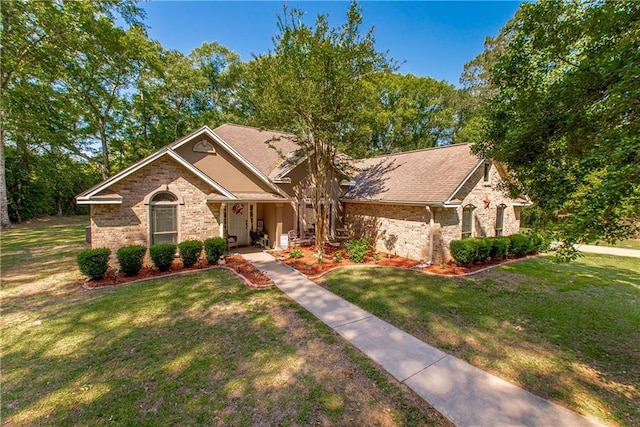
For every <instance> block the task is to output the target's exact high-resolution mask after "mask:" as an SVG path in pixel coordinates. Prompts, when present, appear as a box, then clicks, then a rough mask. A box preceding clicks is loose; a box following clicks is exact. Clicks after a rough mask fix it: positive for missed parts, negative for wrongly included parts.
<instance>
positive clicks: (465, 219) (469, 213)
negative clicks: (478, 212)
mask: <svg viewBox="0 0 640 427" xmlns="http://www.w3.org/2000/svg"><path fill="white" fill-rule="evenodd" d="M475 208H476V207H475V206H473V205H467V206H465V207H464V208H463V209H462V238H463V239H466V238H467V237H471V236H472V235H473V210H474V209H475Z"/></svg>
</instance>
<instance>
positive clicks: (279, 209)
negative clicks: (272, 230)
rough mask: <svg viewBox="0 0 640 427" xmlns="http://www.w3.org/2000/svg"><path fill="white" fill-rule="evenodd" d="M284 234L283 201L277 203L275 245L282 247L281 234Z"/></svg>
mask: <svg viewBox="0 0 640 427" xmlns="http://www.w3.org/2000/svg"><path fill="white" fill-rule="evenodd" d="M281 234H282V203H276V235H275V236H274V238H273V247H274V248H276V249H282V248H280V235H281Z"/></svg>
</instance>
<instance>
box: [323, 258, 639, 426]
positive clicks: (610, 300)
mask: <svg viewBox="0 0 640 427" xmlns="http://www.w3.org/2000/svg"><path fill="white" fill-rule="evenodd" d="M322 283H323V285H324V286H326V287H327V288H329V289H330V290H331V291H333V292H335V293H336V294H338V295H342V296H343V297H345V298H346V299H348V300H349V301H351V302H353V303H355V304H357V305H359V306H360V307H362V308H364V309H366V310H368V311H370V312H372V313H373V314H375V315H377V316H379V317H381V318H383V319H385V320H387V321H389V322H390V323H392V324H394V325H396V326H398V327H400V328H401V329H404V330H405V331H407V332H409V333H411V334H413V335H415V336H417V337H419V338H420V339H422V340H424V341H425V342H427V343H429V344H432V345H434V346H436V347H438V348H440V349H443V350H445V351H447V352H449V353H451V354H454V355H456V356H458V357H461V358H463V359H465V360H467V361H468V362H470V363H471V364H473V365H475V366H477V367H480V368H482V369H485V370H487V371H489V372H491V373H493V374H496V375H498V376H500V377H502V378H504V379H506V380H507V381H510V382H512V383H514V384H516V385H519V386H522V387H524V388H525V389H527V390H529V391H531V392H533V393H535V394H537V395H539V396H542V397H544V398H547V399H550V400H552V401H555V402H557V403H559V404H561V405H563V406H566V407H568V408H570V409H573V410H575V411H577V412H579V413H582V414H588V415H593V416H595V417H598V418H600V419H601V420H603V421H604V422H606V423H608V424H611V425H629V426H631V425H640V407H639V406H638V402H639V401H640V386H639V384H640V353H639V352H638V349H640V260H638V259H633V258H623V257H611V256H603V255H586V256H585V257H584V258H581V259H579V260H578V261H575V262H573V263H571V264H556V263H555V262H553V260H552V258H551V257H545V258H537V259H532V260H527V261H523V262H518V263H514V264H510V265H505V266H502V267H500V268H498V269H494V270H491V271H487V272H484V273H481V274H479V275H476V276H472V278H444V277H434V276H426V275H424V274H419V273H416V272H410V271H399V270H392V269H380V268H378V269H362V270H343V271H336V272H332V273H330V274H329V275H328V276H326V277H325V278H324V279H323V280H322Z"/></svg>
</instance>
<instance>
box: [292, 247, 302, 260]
mask: <svg viewBox="0 0 640 427" xmlns="http://www.w3.org/2000/svg"><path fill="white" fill-rule="evenodd" d="M303 256H304V254H303V253H302V251H301V250H300V249H291V252H289V258H293V259H300V258H302V257H303Z"/></svg>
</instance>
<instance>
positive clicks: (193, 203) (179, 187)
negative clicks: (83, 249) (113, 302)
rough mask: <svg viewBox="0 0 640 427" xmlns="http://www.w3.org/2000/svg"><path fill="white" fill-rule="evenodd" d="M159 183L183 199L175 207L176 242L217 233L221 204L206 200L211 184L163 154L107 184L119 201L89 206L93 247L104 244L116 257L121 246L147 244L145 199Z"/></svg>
mask: <svg viewBox="0 0 640 427" xmlns="http://www.w3.org/2000/svg"><path fill="white" fill-rule="evenodd" d="M161 187H162V188H164V189H168V191H170V192H173V193H174V194H176V195H177V196H179V197H182V198H183V200H184V204H181V205H178V210H177V215H178V241H179V242H181V241H184V240H189V239H198V240H204V239H208V238H210V237H214V236H218V235H219V234H220V226H219V216H220V204H219V203H205V197H206V195H207V194H209V193H211V192H212V191H213V190H212V189H211V188H210V186H209V185H208V184H206V183H205V182H203V181H202V180H201V179H200V178H198V177H197V176H195V175H194V174H192V173H191V172H189V171H188V170H187V169H186V168H184V167H183V166H181V165H180V164H178V163H177V162H176V161H174V160H173V159H170V158H167V157H162V158H160V159H158V160H156V161H154V162H153V163H151V164H149V165H147V166H145V167H144V168H142V169H140V170H139V171H137V172H136V173H134V174H133V175H130V176H128V177H126V178H124V179H122V180H121V181H119V182H117V183H115V184H113V185H112V186H111V187H110V189H111V190H113V191H115V192H116V193H118V194H120V195H121V196H122V204H121V205H92V206H91V245H92V247H94V248H98V247H107V248H109V249H111V251H112V254H113V256H114V257H115V253H116V251H117V250H118V248H120V247H122V246H127V245H133V244H140V245H145V246H148V245H149V213H150V208H149V205H148V204H145V203H144V199H145V197H146V196H148V195H149V194H155V192H156V191H157V190H159V189H160V188H161Z"/></svg>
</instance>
